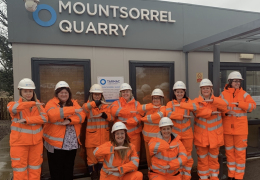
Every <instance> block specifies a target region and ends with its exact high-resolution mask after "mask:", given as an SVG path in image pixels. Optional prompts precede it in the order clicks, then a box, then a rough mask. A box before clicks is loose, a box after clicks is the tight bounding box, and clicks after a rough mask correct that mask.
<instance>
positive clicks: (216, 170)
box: [209, 169, 219, 173]
mask: <svg viewBox="0 0 260 180" xmlns="http://www.w3.org/2000/svg"><path fill="white" fill-rule="evenodd" d="M209 171H211V172H214V173H217V172H218V171H219V169H209Z"/></svg>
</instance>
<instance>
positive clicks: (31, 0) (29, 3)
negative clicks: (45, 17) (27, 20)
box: [24, 0, 40, 12]
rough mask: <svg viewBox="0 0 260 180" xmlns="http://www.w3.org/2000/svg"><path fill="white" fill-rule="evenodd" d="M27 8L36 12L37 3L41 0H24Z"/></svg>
mask: <svg viewBox="0 0 260 180" xmlns="http://www.w3.org/2000/svg"><path fill="white" fill-rule="evenodd" d="M24 2H25V8H26V9H27V11H30V12H34V11H36V9H37V4H38V3H39V2H40V1H39V0H24Z"/></svg>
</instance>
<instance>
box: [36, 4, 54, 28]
mask: <svg viewBox="0 0 260 180" xmlns="http://www.w3.org/2000/svg"><path fill="white" fill-rule="evenodd" d="M41 10H47V11H49V12H50V13H51V19H50V20H49V21H42V20H41V19H40V18H39V12H40V11H41ZM33 19H34V21H35V22H36V23H37V24H39V25H40V26H43V27H49V26H52V25H53V24H54V23H55V22H56V20H57V14H56V11H55V10H54V9H53V8H52V7H51V6H49V5H47V4H40V5H38V6H37V9H36V11H34V12H33Z"/></svg>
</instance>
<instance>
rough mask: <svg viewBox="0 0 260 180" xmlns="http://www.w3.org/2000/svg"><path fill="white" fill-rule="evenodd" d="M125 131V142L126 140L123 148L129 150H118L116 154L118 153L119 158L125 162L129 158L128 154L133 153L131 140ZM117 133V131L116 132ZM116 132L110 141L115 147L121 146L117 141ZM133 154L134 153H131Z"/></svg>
mask: <svg viewBox="0 0 260 180" xmlns="http://www.w3.org/2000/svg"><path fill="white" fill-rule="evenodd" d="M124 131H125V140H124V144H123V146H125V147H129V149H120V150H117V151H115V152H116V153H118V155H119V157H120V158H121V159H122V160H124V159H126V158H127V152H128V151H129V150H130V151H132V149H131V146H130V140H129V136H128V135H127V131H126V130H124ZM115 132H116V131H115ZM115 132H113V133H112V136H111V138H110V141H111V143H112V145H113V146H119V144H118V143H117V141H116V139H115ZM131 153H132V152H131Z"/></svg>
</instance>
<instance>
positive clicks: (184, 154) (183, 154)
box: [179, 152, 187, 157]
mask: <svg viewBox="0 0 260 180" xmlns="http://www.w3.org/2000/svg"><path fill="white" fill-rule="evenodd" d="M179 155H182V156H186V157H187V154H186V153H183V152H180V153H179Z"/></svg>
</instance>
